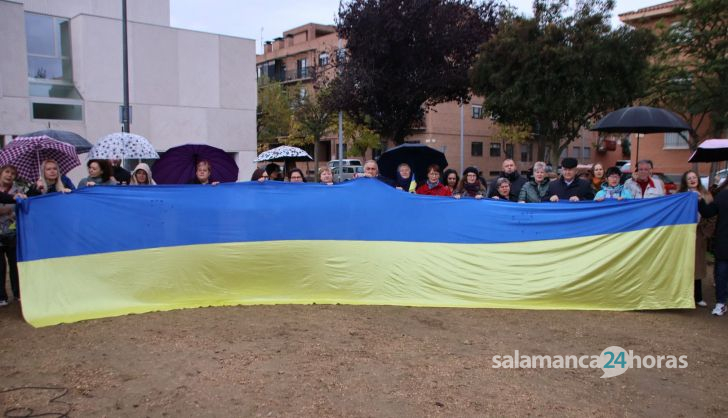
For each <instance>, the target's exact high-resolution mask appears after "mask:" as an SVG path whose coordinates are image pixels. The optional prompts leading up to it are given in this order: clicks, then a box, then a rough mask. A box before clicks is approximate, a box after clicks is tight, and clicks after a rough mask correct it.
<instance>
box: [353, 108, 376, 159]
mask: <svg viewBox="0 0 728 418" xmlns="http://www.w3.org/2000/svg"><path fill="white" fill-rule="evenodd" d="M343 128H344V141H345V142H346V143H347V145H348V146H347V152H346V155H347V157H358V156H360V155H365V154H366V152H367V150H369V149H373V150H375V149H380V148H381V147H382V142H381V139H380V137H379V135H378V134H377V133H376V132H374V131H372V130H371V129H369V128H367V127H366V126H365V125H362V124H359V123H356V122H355V121H353V120H352V119H351V118H349V117H344V123H343Z"/></svg>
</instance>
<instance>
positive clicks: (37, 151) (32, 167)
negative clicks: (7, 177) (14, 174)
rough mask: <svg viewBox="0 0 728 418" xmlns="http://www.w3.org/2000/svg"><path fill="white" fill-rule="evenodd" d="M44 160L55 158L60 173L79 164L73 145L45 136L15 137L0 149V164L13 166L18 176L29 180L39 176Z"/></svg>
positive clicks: (36, 178)
mask: <svg viewBox="0 0 728 418" xmlns="http://www.w3.org/2000/svg"><path fill="white" fill-rule="evenodd" d="M44 160H55V161H56V162H57V163H58V170H59V171H60V172H61V175H63V174H66V173H68V172H69V171H71V170H73V169H74V168H75V167H78V166H79V165H81V160H79V159H78V154H76V148H75V147H74V146H73V145H70V144H66V143H65V142H60V141H56V140H55V139H52V138H49V137H47V136H32V137H17V138H15V140H13V141H12V142H11V143H9V144H8V145H6V146H5V149H3V150H2V151H0V166H4V165H12V166H14V167H15V168H16V169H17V170H18V177H21V178H23V179H25V180H28V181H30V182H35V181H36V180H38V178H40V169H41V167H40V165H41V163H42V162H43V161H44Z"/></svg>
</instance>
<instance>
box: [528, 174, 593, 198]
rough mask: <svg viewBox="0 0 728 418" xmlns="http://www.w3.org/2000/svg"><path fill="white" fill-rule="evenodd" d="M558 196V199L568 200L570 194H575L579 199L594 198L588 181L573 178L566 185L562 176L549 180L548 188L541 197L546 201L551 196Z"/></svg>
mask: <svg viewBox="0 0 728 418" xmlns="http://www.w3.org/2000/svg"><path fill="white" fill-rule="evenodd" d="M554 195H556V196H558V197H559V200H569V198H571V197H572V196H576V197H578V198H579V200H594V192H593V191H592V188H591V184H589V182H588V181H586V180H582V179H580V178H575V179H574V181H572V182H571V184H569V185H568V186H567V185H566V182H565V181H564V178H563V177H559V178H558V179H557V180H554V181H551V182H549V189H548V190H547V191H546V195H545V196H544V197H543V198H542V199H541V201H542V202H548V201H549V199H551V196H554Z"/></svg>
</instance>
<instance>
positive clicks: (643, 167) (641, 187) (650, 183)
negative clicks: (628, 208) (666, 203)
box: [624, 160, 665, 199]
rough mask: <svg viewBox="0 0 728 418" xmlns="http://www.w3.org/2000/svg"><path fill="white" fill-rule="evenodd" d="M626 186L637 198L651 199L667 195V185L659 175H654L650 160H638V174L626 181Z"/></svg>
mask: <svg viewBox="0 0 728 418" xmlns="http://www.w3.org/2000/svg"><path fill="white" fill-rule="evenodd" d="M624 188H625V189H627V190H629V191H630V193H632V196H634V198H635V199H650V198H653V197H660V196H664V195H665V185H664V184H662V181H661V180H660V179H658V178H657V177H652V161H650V160H639V161H638V162H637V176H636V177H635V178H631V179H628V180H627V181H625V182H624Z"/></svg>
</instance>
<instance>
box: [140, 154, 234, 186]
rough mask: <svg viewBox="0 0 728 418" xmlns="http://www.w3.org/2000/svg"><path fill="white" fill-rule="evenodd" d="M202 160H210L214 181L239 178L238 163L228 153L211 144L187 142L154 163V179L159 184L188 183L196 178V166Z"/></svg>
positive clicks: (229, 180)
mask: <svg viewBox="0 0 728 418" xmlns="http://www.w3.org/2000/svg"><path fill="white" fill-rule="evenodd" d="M202 160H207V161H209V162H210V166H211V167H212V173H211V175H210V179H211V180H212V181H219V182H221V183H226V182H235V181H237V180H238V165H237V164H235V160H234V159H233V157H231V156H230V155H229V154H228V153H226V152H225V151H223V150H221V149H220V148H215V147H212V146H210V145H203V144H187V145H180V146H178V147H174V148H170V149H168V150H167V152H165V153H164V154H163V155H162V157H161V158H160V159H159V160H158V161H157V162H155V163H154V166H153V167H152V175H153V177H154V181H156V182H157V183H158V184H186V183H188V182H189V181H190V180H192V179H193V178H195V167H196V165H197V162H199V161H202Z"/></svg>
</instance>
